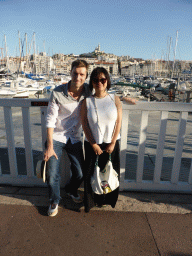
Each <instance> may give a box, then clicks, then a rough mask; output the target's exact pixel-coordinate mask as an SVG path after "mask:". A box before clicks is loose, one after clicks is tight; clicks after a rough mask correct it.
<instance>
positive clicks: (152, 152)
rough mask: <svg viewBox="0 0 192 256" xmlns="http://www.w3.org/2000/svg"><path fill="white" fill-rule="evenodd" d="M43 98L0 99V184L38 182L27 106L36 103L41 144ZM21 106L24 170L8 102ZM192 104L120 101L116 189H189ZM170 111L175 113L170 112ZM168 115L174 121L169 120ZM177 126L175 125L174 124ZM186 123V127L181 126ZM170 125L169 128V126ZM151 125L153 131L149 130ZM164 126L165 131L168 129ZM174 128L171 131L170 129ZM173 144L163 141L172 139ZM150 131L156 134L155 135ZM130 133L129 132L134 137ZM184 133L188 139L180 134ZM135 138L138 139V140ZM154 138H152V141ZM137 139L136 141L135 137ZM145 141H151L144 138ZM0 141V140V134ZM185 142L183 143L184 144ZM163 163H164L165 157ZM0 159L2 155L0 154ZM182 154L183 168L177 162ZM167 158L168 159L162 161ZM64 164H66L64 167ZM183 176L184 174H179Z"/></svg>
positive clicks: (30, 183)
mask: <svg viewBox="0 0 192 256" xmlns="http://www.w3.org/2000/svg"><path fill="white" fill-rule="evenodd" d="M46 105H47V100H46V99H0V108H3V110H4V123H5V130H6V138H7V149H8V161H9V170H10V171H9V173H7V172H6V174H5V173H3V170H2V168H1V166H2V163H0V184H12V185H26V186H38V185H44V184H43V183H42V181H41V180H39V179H38V178H37V177H36V176H35V171H34V169H35V166H34V156H33V148H32V137H31V122H30V108H40V115H41V135H40V136H41V137H42V147H41V151H43V149H44V142H45V140H46V128H45V116H46V108H47V107H46ZM15 107H20V108H21V111H22V122H23V134H24V148H25V160H26V173H25V174H24V175H23V174H22V175H19V170H18V168H17V166H18V165H17V161H18V159H17V155H16V147H15V136H14V125H13V119H12V108H15ZM191 112H192V104H189V103H187V104H184V103H156V102H152V103H147V102H143V103H141V102H139V103H138V104H137V105H127V104H123V121H122V129H121V177H120V178H121V183H120V188H121V190H145V191H174V192H188V193H189V192H191V191H192V164H191V157H192V154H191V152H192V147H191V144H192V143H191V137H192V136H191V137H190V135H191V134H192V132H191V130H192V129H191V128H192V127H191V126H192V116H191V114H190V113H191ZM170 113H171V114H172V115H174V118H175V119H174V120H172V119H173V118H170ZM170 120H172V122H174V123H175V124H176V123H177V125H173V127H172V126H169V122H170ZM177 126H178V128H177ZM186 128H187V129H186ZM170 129H171V132H170V131H169V130H170ZM151 130H152V132H150V131H151ZM167 131H169V132H167ZM175 131H176V134H175V135H174V136H172V135H173V134H174V132H175ZM170 134H171V137H173V138H175V148H174V147H173V146H169V147H167V143H168V144H170V143H173V144H174V140H173V138H172V139H171V140H170V139H169V140H167V136H170ZM154 136H155V138H154ZM133 137H134V138H133ZM186 139H187V143H185V140H186ZM137 140H138V141H137ZM150 140H151V141H153V143H152V142H151V141H150ZM136 141H137V143H136ZM148 141H150V143H149V142H148ZM0 143H1V140H0ZM185 144H186V145H187V147H188V148H187V149H185V148H186V145H185ZM1 147H2V146H1V145H0V149H1ZM165 158H166V161H167V162H166V163H165V164H164V159H165ZM1 159H2V158H1ZM183 159H184V160H185V164H186V163H187V164H186V166H185V168H184V170H182V168H181V163H182V161H183ZM166 164H167V165H166ZM67 169H68V167H67V168H66V170H67ZM183 177H184V178H183Z"/></svg>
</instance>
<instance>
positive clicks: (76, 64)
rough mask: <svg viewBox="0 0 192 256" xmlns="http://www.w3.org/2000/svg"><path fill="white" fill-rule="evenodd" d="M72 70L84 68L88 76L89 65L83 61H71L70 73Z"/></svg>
mask: <svg viewBox="0 0 192 256" xmlns="http://www.w3.org/2000/svg"><path fill="white" fill-rule="evenodd" d="M73 68H86V70H87V75H88V68H89V64H88V63H87V61H85V60H81V59H78V60H75V61H73V62H72V64H71V71H72V70H73Z"/></svg>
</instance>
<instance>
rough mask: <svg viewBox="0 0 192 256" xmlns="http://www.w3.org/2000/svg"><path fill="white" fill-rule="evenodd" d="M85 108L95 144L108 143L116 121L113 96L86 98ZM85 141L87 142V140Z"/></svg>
mask: <svg viewBox="0 0 192 256" xmlns="http://www.w3.org/2000/svg"><path fill="white" fill-rule="evenodd" d="M86 106H87V119H88V123H89V127H90V129H91V132H92V135H93V137H94V139H95V142H96V143H97V144H102V143H103V142H105V143H110V142H111V139H112V135H113V132H114V128H115V124H116V120H117V108H116V105H115V95H114V94H110V95H109V94H108V95H106V96H105V97H104V98H96V97H93V96H90V97H87V98H86ZM119 138H120V135H118V139H119ZM85 140H86V141H88V140H87V138H85Z"/></svg>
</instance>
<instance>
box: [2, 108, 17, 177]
mask: <svg viewBox="0 0 192 256" xmlns="http://www.w3.org/2000/svg"><path fill="white" fill-rule="evenodd" d="M4 120H5V129H6V135H7V147H8V155H9V167H10V174H11V176H12V177H17V175H18V170H17V159H16V152H15V141H14V132H13V120H12V111H11V107H4Z"/></svg>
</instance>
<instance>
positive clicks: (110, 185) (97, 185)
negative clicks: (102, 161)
mask: <svg viewBox="0 0 192 256" xmlns="http://www.w3.org/2000/svg"><path fill="white" fill-rule="evenodd" d="M98 160H99V156H97V158H96V162H95V168H94V173H93V175H92V177H91V187H92V190H93V192H94V193H95V194H99V195H102V194H108V193H110V192H112V191H114V190H115V189H117V188H118V187H119V179H118V174H117V172H116V171H115V170H114V168H113V164H112V162H111V154H109V160H108V161H107V163H106V165H105V167H104V169H103V170H100V167H99V166H98Z"/></svg>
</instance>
